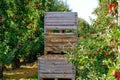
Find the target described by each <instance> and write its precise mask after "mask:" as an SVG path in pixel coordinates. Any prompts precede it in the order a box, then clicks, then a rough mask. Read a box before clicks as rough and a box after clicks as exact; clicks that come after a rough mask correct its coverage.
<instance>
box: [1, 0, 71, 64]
mask: <svg viewBox="0 0 120 80" xmlns="http://www.w3.org/2000/svg"><path fill="white" fill-rule="evenodd" d="M56 4H59V5H62V7H59V6H57V5H56ZM51 6H52V7H51ZM61 8H62V9H61ZM47 11H70V10H69V8H68V7H67V5H66V4H64V3H63V2H61V1H58V0H1V1H0V62H1V63H2V64H9V63H11V62H12V63H13V64H14V65H17V66H20V64H19V62H20V59H23V60H24V61H26V62H28V61H29V62H30V61H31V60H34V59H37V57H36V55H38V54H43V50H44V38H43V37H44V35H43V34H44V30H43V29H44V13H45V12H47Z"/></svg>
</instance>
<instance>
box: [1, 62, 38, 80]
mask: <svg viewBox="0 0 120 80" xmlns="http://www.w3.org/2000/svg"><path fill="white" fill-rule="evenodd" d="M37 70H38V69H37V62H35V63H32V64H29V65H25V66H21V68H20V69H15V70H9V71H4V73H3V74H4V77H3V80H37V74H38V72H37Z"/></svg>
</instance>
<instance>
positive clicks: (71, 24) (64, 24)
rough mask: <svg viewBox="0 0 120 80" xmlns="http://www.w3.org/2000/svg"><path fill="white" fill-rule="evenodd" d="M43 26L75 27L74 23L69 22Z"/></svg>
mask: <svg viewBox="0 0 120 80" xmlns="http://www.w3.org/2000/svg"><path fill="white" fill-rule="evenodd" d="M44 25H45V26H76V23H75V22H74V23H70V22H68V23H63V22H62V23H55V22H54V23H45V24H44Z"/></svg>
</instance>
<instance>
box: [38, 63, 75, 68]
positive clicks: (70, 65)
mask: <svg viewBox="0 0 120 80" xmlns="http://www.w3.org/2000/svg"><path fill="white" fill-rule="evenodd" d="M40 67H43V68H61V69H62V68H73V65H72V64H67V63H66V64H64V65H63V64H48V63H44V64H40Z"/></svg>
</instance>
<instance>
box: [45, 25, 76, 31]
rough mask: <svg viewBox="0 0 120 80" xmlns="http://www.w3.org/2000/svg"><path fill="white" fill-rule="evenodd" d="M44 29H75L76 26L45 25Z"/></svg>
mask: <svg viewBox="0 0 120 80" xmlns="http://www.w3.org/2000/svg"><path fill="white" fill-rule="evenodd" d="M45 29H46V30H47V29H49V30H66V29H77V27H76V26H69V25H67V26H45Z"/></svg>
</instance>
